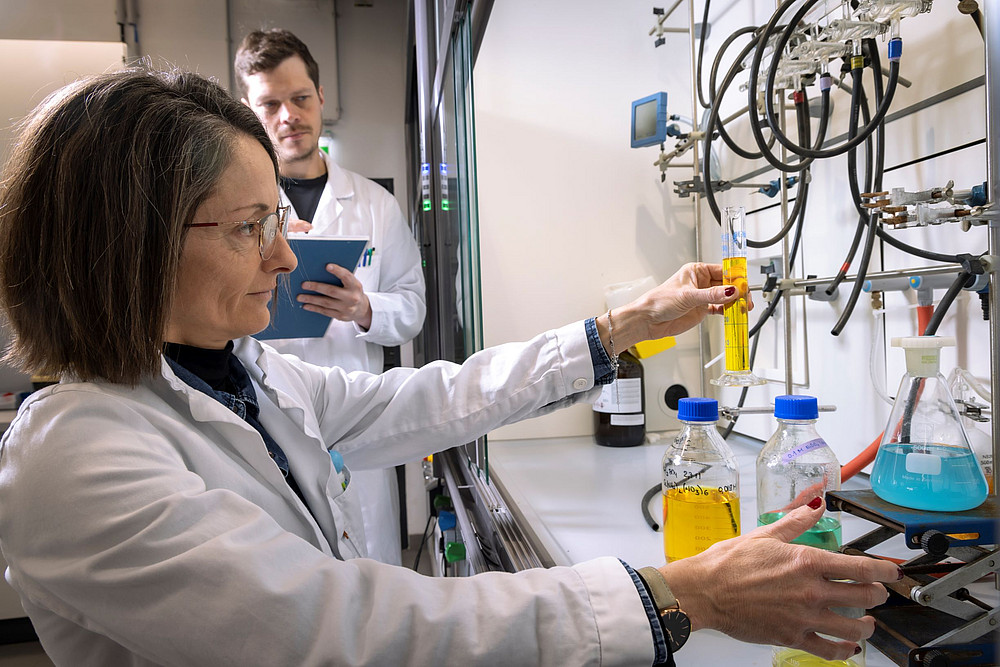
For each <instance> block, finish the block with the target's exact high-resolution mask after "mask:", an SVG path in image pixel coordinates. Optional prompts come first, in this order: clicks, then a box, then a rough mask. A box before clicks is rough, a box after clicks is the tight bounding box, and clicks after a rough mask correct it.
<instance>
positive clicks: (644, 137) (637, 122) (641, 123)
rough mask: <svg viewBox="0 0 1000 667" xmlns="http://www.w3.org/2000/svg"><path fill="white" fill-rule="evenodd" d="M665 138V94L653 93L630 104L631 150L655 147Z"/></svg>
mask: <svg viewBox="0 0 1000 667" xmlns="http://www.w3.org/2000/svg"><path fill="white" fill-rule="evenodd" d="M666 138H667V94H666V93H654V94H652V95H649V96H647V97H643V98H642V99H639V100H636V101H635V102H632V148H641V147H643V146H655V145H657V144H661V143H663V142H664V141H666Z"/></svg>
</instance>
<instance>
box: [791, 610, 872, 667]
mask: <svg viewBox="0 0 1000 667" xmlns="http://www.w3.org/2000/svg"><path fill="white" fill-rule="evenodd" d="M830 611H832V612H834V613H837V614H840V615H841V616H846V617H847V618H861V617H862V616H864V615H865V610H864V609H861V608H858V607H831V608H830ZM820 637H825V638H827V639H831V640H833V641H838V638H837V637H830V636H828V635H820ZM858 646H860V647H861V652H860V653H858V654H857V655H854V656H851V657H850V658H848V659H847V660H824V659H823V658H820V657H819V656H815V655H813V654H812V653H806V652H805V651H803V650H800V649H797V648H786V647H784V646H775V647H774V650H773V651H772V652H771V667H865V654H866V652H867V648H868V647H867V642H865V640H864V639H862V640H861V641H859V642H858Z"/></svg>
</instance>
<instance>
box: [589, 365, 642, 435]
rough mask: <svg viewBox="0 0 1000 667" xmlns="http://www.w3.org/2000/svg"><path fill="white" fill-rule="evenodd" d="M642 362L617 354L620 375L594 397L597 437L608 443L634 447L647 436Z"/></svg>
mask: <svg viewBox="0 0 1000 667" xmlns="http://www.w3.org/2000/svg"><path fill="white" fill-rule="evenodd" d="M644 376H645V372H644V370H643V368H642V362H641V361H639V360H638V359H636V358H635V356H634V355H633V354H632V353H631V352H629V351H628V350H626V351H624V352H622V353H621V354H620V355H618V376H617V378H616V379H615V381H614V382H612V383H611V384H606V385H604V388H603V389H602V390H601V395H600V397H599V398H598V399H597V400H596V401H594V440H595V441H596V442H597V444H599V445H604V446H605V447H634V446H635V445H641V444H642V441H643V440H644V439H645V437H646V396H645V393H646V388H645V379H644Z"/></svg>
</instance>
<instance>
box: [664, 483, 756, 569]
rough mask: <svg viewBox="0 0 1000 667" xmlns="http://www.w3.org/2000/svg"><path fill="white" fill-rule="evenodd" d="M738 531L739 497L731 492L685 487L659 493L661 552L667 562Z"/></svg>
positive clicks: (699, 550) (708, 545) (724, 538)
mask: <svg viewBox="0 0 1000 667" xmlns="http://www.w3.org/2000/svg"><path fill="white" fill-rule="evenodd" d="M739 534H740V499H739V497H738V496H737V495H736V494H735V493H733V492H732V491H720V490H718V489H716V488H707V487H702V486H685V487H679V488H675V489H668V490H667V492H666V493H664V494H663V553H664V554H665V555H666V558H667V561H668V562H669V561H675V560H679V559H681V558H687V557H688V556H694V555H695V554H699V553H701V552H702V551H704V550H705V549H707V548H709V547H710V546H712V545H713V544H715V543H716V542H721V541H722V540H728V539H729V538H730V537H736V536H738V535H739Z"/></svg>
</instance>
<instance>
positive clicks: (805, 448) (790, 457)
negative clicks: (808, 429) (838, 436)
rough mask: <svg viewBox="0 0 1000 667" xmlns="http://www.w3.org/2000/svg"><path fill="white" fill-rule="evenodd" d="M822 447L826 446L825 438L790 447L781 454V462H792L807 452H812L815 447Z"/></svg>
mask: <svg viewBox="0 0 1000 667" xmlns="http://www.w3.org/2000/svg"><path fill="white" fill-rule="evenodd" d="M820 447H826V440H824V439H823V438H816V439H815V440H810V441H808V442H803V443H802V444H801V445H799V446H798V447H795V448H794V449H789V450H788V451H787V452H785V453H784V454H782V455H781V462H782V463H784V464H788V463H791V462H792V461H794V460H795V459H797V458H799V457H800V456H802V455H803V454H805V453H806V452H811V451H813V450H814V449H819V448H820Z"/></svg>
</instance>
